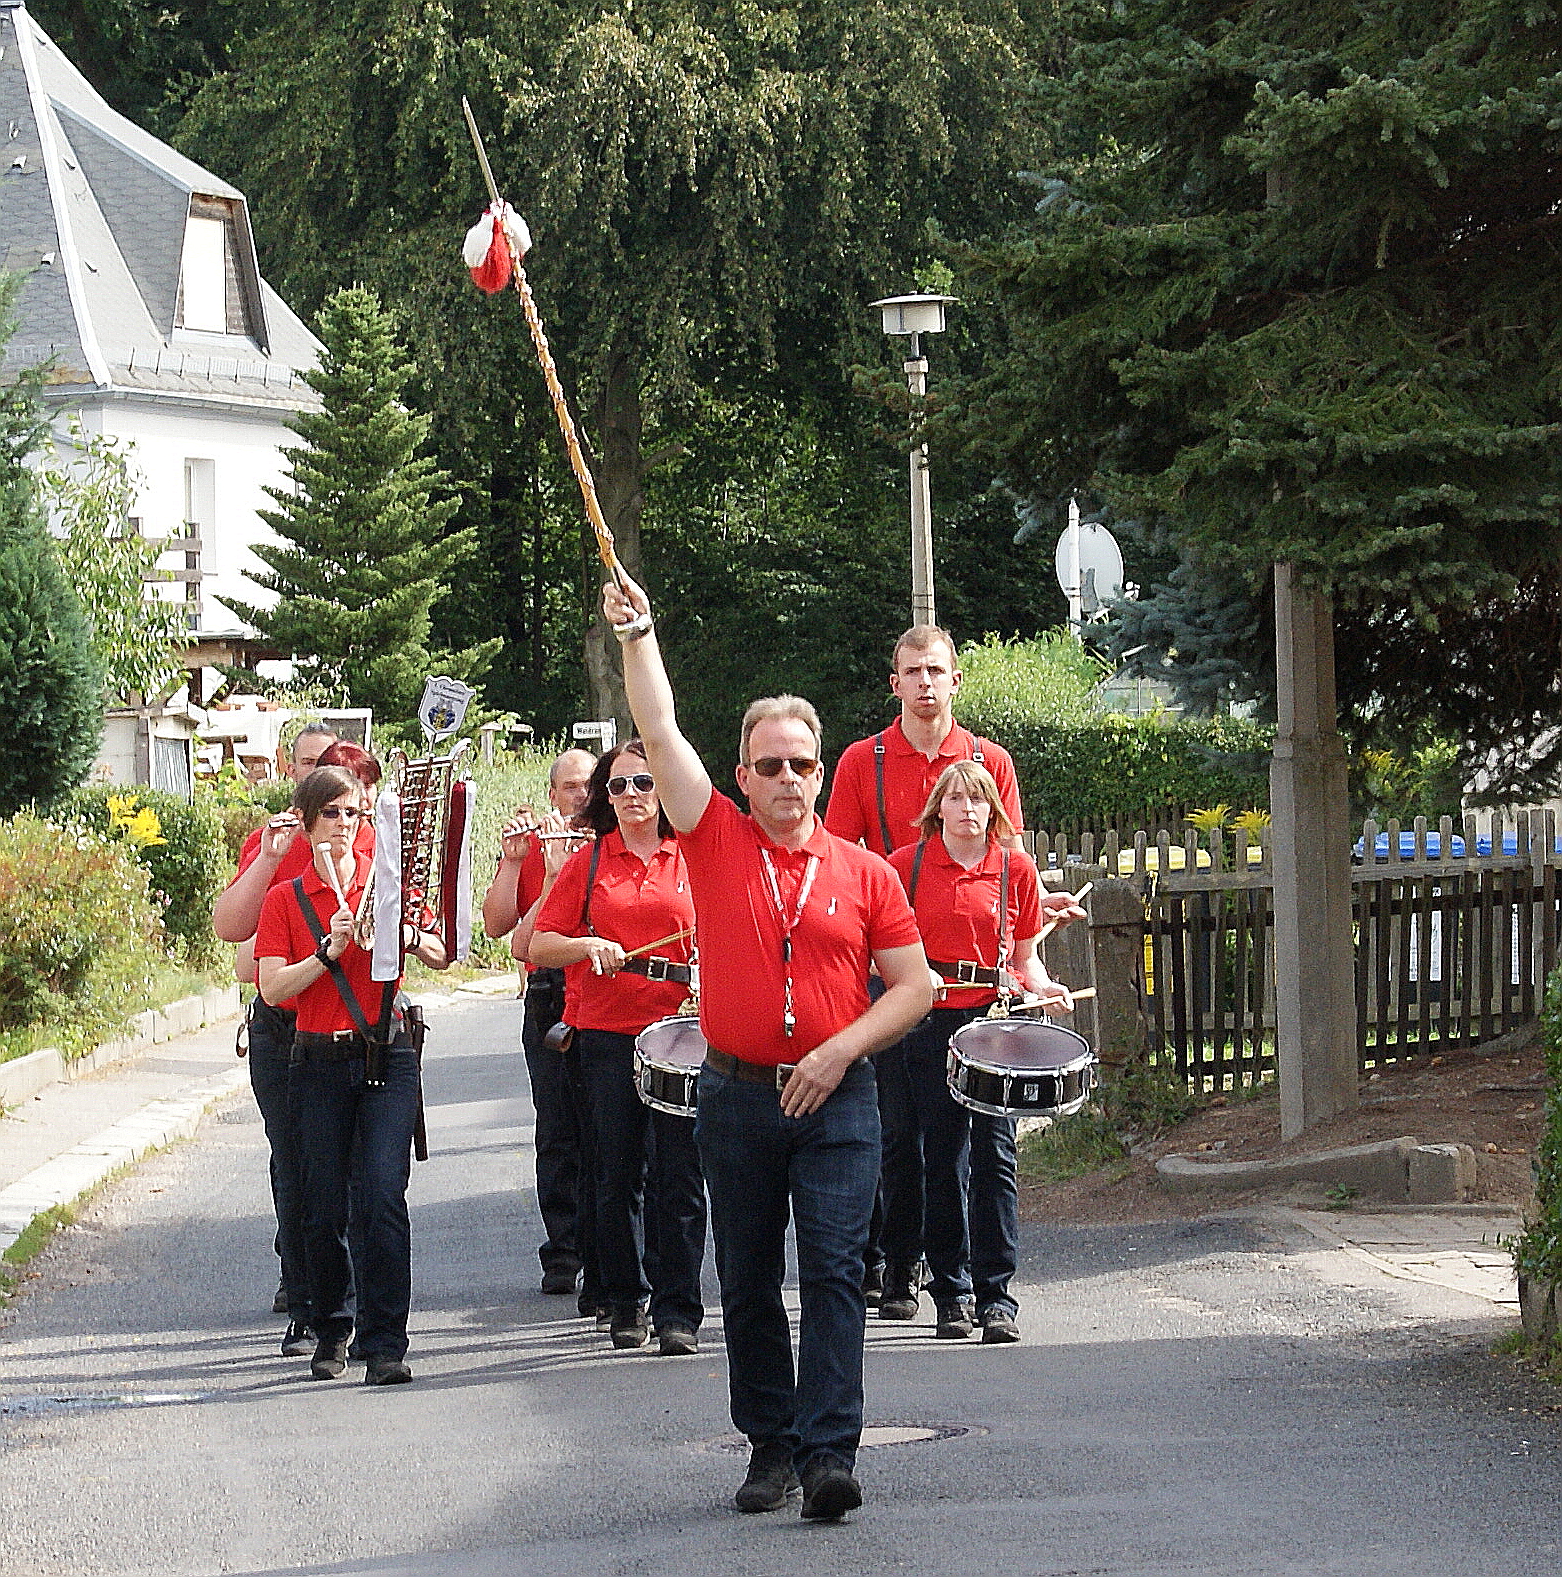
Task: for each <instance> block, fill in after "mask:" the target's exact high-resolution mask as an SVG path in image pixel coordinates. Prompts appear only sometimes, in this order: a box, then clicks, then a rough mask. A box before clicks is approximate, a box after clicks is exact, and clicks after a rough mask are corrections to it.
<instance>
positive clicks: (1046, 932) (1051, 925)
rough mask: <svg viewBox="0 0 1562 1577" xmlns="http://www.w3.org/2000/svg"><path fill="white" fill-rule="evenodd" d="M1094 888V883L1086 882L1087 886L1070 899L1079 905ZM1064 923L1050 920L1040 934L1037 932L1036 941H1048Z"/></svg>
mask: <svg viewBox="0 0 1562 1577" xmlns="http://www.w3.org/2000/svg"><path fill="white" fill-rule="evenodd" d="M1094 886H1095V883H1094V882H1086V883H1085V885H1084V886H1083V887H1081V888H1080V889H1079V891H1078V892H1077V893H1070V894H1069V897H1070V898H1072V899H1073V900H1074V902H1075V903H1078V902H1079V901H1080V899H1082V898H1083V897H1084V896H1085V894H1086V893H1088V892H1089V891H1090V889H1091V888H1092V887H1094ZM1062 923H1063V922H1062V921H1061V920H1049V921H1047V923H1046V924H1045V925H1044V926H1042V928H1041V930H1040V931H1039V932H1037V934H1036V940H1037V941H1038V942H1044V941H1046V939H1047V938H1048V937H1049V936H1051V935H1052V933H1053V932H1054V931H1056V930H1057V928H1058V927H1059V926H1060V925H1062Z"/></svg>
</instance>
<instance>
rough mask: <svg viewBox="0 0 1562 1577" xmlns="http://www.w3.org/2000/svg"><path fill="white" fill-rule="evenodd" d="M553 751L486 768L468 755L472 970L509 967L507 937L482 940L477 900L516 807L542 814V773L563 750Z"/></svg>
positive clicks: (509, 754)
mask: <svg viewBox="0 0 1562 1577" xmlns="http://www.w3.org/2000/svg"><path fill="white" fill-rule="evenodd" d="M564 748H565V747H564V745H563V743H562V742H561V743H559V744H556V745H528V746H526V747H525V748H523V749H521V750H516V751H509V750H502V751H498V752H497V753H496V754H495V756H494V762H493V765H492V766H489V765H488V764H487V763H486V762H485V761H484V760H483V758H482V753H481V751H480V750H477V749H474V750H473V751H472V753H471V761H472V779H473V782H474V784H475V785H476V789H477V815H476V816H475V817H474V818H473V823H472V922H473V923H472V958H471V962H472V963H474V964H478V965H482V966H487V967H490V968H502V967H507V966H509V965H510V964H511V962H512V960H511V958H510V941H509V938H508V937H498V938H490V937H486V936H484V935H483V920H482V907H483V894H484V893H485V892H487V890H488V883H489V882H490V881H491V880H492V879H493V874H494V867H495V866H496V865H497V864H498V861H499V831H500V829H501V828H502V827H503V826H504V824H505V823H506V822H507V821H508V820H509V819H510V817H511V816H512V815H513V814H514V813H515V809H516V807H517V806H518V805H530V806H531V808H532V810H533V811H534V812H535V813H536V814H537V815H539V816H540V815H542V814H543V813H544V812H545V811H546V810H547V809H548V767H549V765H550V764H551V763H552V761H553V758H554V756H556V755H557V754H558V753H559V751H560V750H562V749H564Z"/></svg>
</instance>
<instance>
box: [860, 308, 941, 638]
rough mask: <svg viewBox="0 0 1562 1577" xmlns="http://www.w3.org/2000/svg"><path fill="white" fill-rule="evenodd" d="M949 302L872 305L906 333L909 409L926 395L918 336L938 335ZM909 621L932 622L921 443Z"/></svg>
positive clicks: (928, 499) (928, 498)
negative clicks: (907, 339) (907, 335)
mask: <svg viewBox="0 0 1562 1577" xmlns="http://www.w3.org/2000/svg"><path fill="white" fill-rule="evenodd" d="M955 303H956V298H955V297H954V296H886V297H885V298H884V299H883V300H882V301H875V302H874V303H873V305H874V306H876V307H877V308H878V309H879V311H880V312H881V313H882V314H883V318H884V332H885V333H886V334H909V335H910V336H911V344H910V345H909V346H908V347H907V354H906V359H905V360H904V361H903V362H902V363H901V370H902V371H903V372H904V373H905V375H906V387H907V389H909V390H910V391H911V400H912V406H913V409H914V410H918V409H920V403H921V401H922V400H923V399H924V398H925V397H926V395H927V357H926V356H924V355H923V354H922V336H923V335H924V334H942V333H943V331H944V309H945V308H946V307H952V306H954V305H955ZM911 622H912V623H913V624H936V623H937V622H938V620H937V618H936V616H935V614H934V609H933V492H932V486H931V483H930V481H929V478H928V469H927V445H926V444H925V443H922V444H918V445H917V446H916V448H914V449H913V450H912V451H911Z"/></svg>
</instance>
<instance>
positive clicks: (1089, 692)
mask: <svg viewBox="0 0 1562 1577" xmlns="http://www.w3.org/2000/svg"><path fill="white" fill-rule="evenodd" d="M959 660H960V671H961V673H962V674H963V675H964V677H963V679H962V681H961V684H960V689H959V690H958V692H957V693H956V695H955V715H956V716H957V717H958V718H959V719H960V721H961V722H962V723H963V724H965V726H966V727H967V728H971V729H974V730H975V731H976V732H977V733H980V734H983V735H985V736H986V737H987V738H989V739H995V740H997V741H998V742H999V743H1001V744H1004V745H1005V748H1007V740H1006V738H1005V736H1006V735H1007V734H1008V733H1009V732H1010V730H1011V729H1012V728H1014V727H1015V726H1016V725H1021V726H1023V725H1024V724H1026V723H1062V724H1068V723H1075V724H1083V723H1093V722H1095V721H1096V720H1098V718H1099V716H1100V712H1099V709H1098V708H1097V706H1096V705H1095V700H1094V691H1095V687H1096V686H1097V685H1098V684H1100V682H1101V681H1102V680H1103V679H1104V678H1105V677H1106V676H1107V673H1108V672H1109V670H1108V668H1107V666H1106V664H1105V663H1103V662H1102V661H1101V660H1100V659H1099V658H1097V657H1093V656H1092V655H1091V654H1090V653H1089V652H1087V651H1086V650H1085V649H1084V647H1082V646H1081V645H1080V644H1079V642H1078V641H1076V640H1075V639H1074V637H1073V636H1072V635H1070V634H1069V633H1068V632H1067V631H1066V630H1049V631H1048V632H1047V633H1046V634H1045V635H1040V636H1037V637H1036V639H1035V640H1032V641H1005V640H1000V639H999V638H998V637H997V636H996V635H989V636H988V637H987V639H986V640H984V641H979V642H972V643H971V644H970V645H968V646H965V647H963V648H962V649H961V652H960V659H959ZM973 719H978V720H979V721H973Z"/></svg>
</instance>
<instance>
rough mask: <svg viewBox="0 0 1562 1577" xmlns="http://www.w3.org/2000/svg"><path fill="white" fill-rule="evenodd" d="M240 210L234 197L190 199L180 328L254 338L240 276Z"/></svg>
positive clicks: (181, 279)
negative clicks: (236, 212)
mask: <svg viewBox="0 0 1562 1577" xmlns="http://www.w3.org/2000/svg"><path fill="white" fill-rule="evenodd" d="M236 207H237V205H236V204H235V203H234V202H233V200H232V199H231V198H225V197H199V196H192V197H191V198H190V216H189V218H188V219H186V220H185V225H184V252H183V255H182V257H181V259H180V266H179V305H178V309H177V311H176V313H175V317H174V323H175V326H176V327H178V328H182V329H197V330H200V331H202V332H204V333H207V334H246V335H249V336H250V337H251V338H253V337H254V331H253V328H252V325H251V324H250V321H249V313H248V311H247V303H246V300H245V291H244V289H243V287H242V285H241V283H240V276H239V246H238V226H237V215H236V214H235V208H236Z"/></svg>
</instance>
